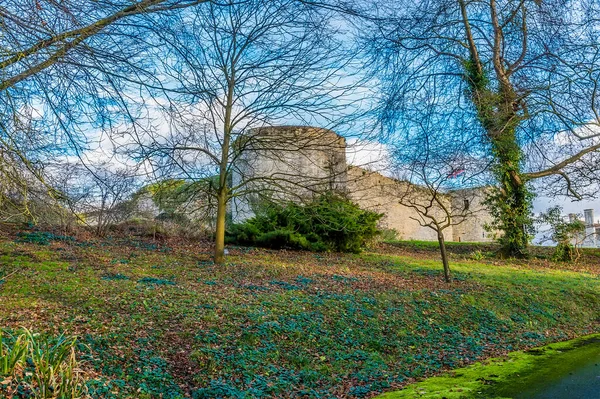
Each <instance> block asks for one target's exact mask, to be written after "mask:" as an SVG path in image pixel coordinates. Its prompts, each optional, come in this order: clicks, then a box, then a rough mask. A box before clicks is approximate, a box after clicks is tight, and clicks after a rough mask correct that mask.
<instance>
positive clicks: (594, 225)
mask: <svg viewBox="0 0 600 399" xmlns="http://www.w3.org/2000/svg"><path fill="white" fill-rule="evenodd" d="M578 218H579V217H578V215H576V214H574V213H570V214H569V221H571V222H572V221H574V220H577V219H578ZM583 223H584V225H585V230H584V231H583V233H582V234H581V236H580V237H578V238H576V239H575V240H574V242H573V243H574V244H577V245H580V246H581V247H583V248H600V221H596V219H595V218H594V210H593V209H584V211H583Z"/></svg>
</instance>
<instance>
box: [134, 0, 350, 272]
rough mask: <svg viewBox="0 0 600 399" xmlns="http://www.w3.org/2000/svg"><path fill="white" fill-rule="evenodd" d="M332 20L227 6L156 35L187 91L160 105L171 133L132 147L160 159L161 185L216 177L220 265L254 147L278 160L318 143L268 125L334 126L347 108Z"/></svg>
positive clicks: (281, 4) (321, 14) (293, 6)
mask: <svg viewBox="0 0 600 399" xmlns="http://www.w3.org/2000/svg"><path fill="white" fill-rule="evenodd" d="M330 18H331V13H330V12H329V11H326V10H324V9H316V8H314V7H312V6H310V5H305V4H303V3H302V2H298V1H294V0H277V1H269V2H264V1H258V0H250V1H245V2H237V1H226V2H223V3H222V4H220V5H218V6H217V5H214V4H210V5H207V6H206V7H198V8H194V9H191V10H189V12H186V13H182V14H181V16H180V18H179V19H176V20H174V19H173V18H171V17H170V18H168V19H165V20H163V24H161V25H159V27H157V29H156V30H157V32H158V34H159V35H160V37H161V40H162V42H164V43H168V48H169V49H170V52H169V54H168V55H167V56H165V58H164V59H165V64H164V65H163V71H164V74H165V75H166V76H169V78H170V79H171V81H172V82H173V87H176V90H177V91H178V92H179V93H182V94H181V95H180V96H178V97H171V98H170V102H168V103H167V105H163V111H164V114H165V115H166V118H167V121H168V127H166V128H165V126H163V127H162V128H161V127H159V128H157V130H156V131H155V132H153V134H152V135H141V136H140V135H136V134H135V133H136V132H131V133H133V134H131V135H130V138H131V139H132V140H131V143H130V145H129V147H128V149H129V150H132V151H134V152H135V153H136V156H141V157H144V158H145V159H148V160H150V161H151V162H153V165H154V170H155V172H156V174H157V176H158V177H159V178H161V177H170V178H183V179H188V180H192V181H194V180H200V179H209V180H208V181H210V182H211V183H212V185H211V186H210V190H209V193H210V194H212V195H214V197H215V202H216V209H217V217H216V242H215V255H214V260H215V262H216V263H223V262H224V257H223V254H224V236H225V226H226V214H227V207H228V203H229V201H230V200H231V199H232V198H233V197H235V196H236V195H241V194H242V193H244V192H247V191H246V190H247V189H248V184H249V181H248V180H245V179H244V180H243V181H240V182H238V183H236V184H233V182H232V180H231V176H232V173H233V171H234V169H236V168H238V171H239V169H240V168H243V167H242V166H241V164H240V162H238V161H239V160H240V159H241V158H242V157H243V155H244V154H245V153H246V152H247V151H248V150H249V149H251V150H256V149H257V148H260V149H261V150H267V149H268V150H270V153H271V154H278V155H279V156H281V154H282V153H284V152H293V151H297V149H298V147H299V146H302V147H303V146H304V144H300V143H302V142H305V143H306V142H309V141H312V140H311V139H310V138H307V137H306V136H303V137H300V136H296V137H295V138H296V139H298V140H296V141H292V139H293V138H292V137H288V138H287V145H286V141H285V140H286V139H285V138H283V139H282V138H281V137H280V138H279V140H274V139H273V137H268V135H265V134H263V133H265V132H267V131H268V130H264V129H262V128H264V127H265V126H269V125H270V124H272V123H277V122H280V123H281V121H285V122H287V121H289V120H293V121H295V122H301V123H307V124H310V123H318V124H319V125H329V126H331V125H332V124H333V122H334V121H335V120H336V119H337V118H339V119H342V117H343V116H344V114H343V113H342V109H345V107H348V106H349V100H348V99H347V97H348V94H349V90H350V88H351V87H355V86H354V84H355V82H354V79H353V77H352V75H351V74H350V62H351V59H348V58H347V53H345V52H344V51H343V49H344V48H345V46H344V43H343V42H342V41H341V40H340V38H339V32H337V31H336V29H334V28H333V27H332V23H331V21H330ZM343 74H346V77H345V79H346V81H343V80H342V75H343ZM348 82H349V83H348ZM336 137H337V136H336ZM282 140H283V142H282ZM259 142H260V144H257V143H259ZM307 145H308V144H307ZM321 146H323V144H321ZM211 176H214V178H211ZM279 178H280V180H282V181H283V180H287V181H288V182H296V183H297V180H295V179H293V176H290V175H287V176H280V177H279ZM274 186H276V185H274ZM255 187H256V186H255ZM272 187H273V186H272ZM280 187H283V185H280Z"/></svg>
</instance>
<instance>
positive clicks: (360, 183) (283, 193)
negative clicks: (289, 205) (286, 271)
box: [231, 126, 494, 242]
mask: <svg viewBox="0 0 600 399" xmlns="http://www.w3.org/2000/svg"><path fill="white" fill-rule="evenodd" d="M238 145H241V146H244V147H243V148H242V151H240V157H239V158H238V159H237V160H236V161H235V165H234V168H233V172H232V186H233V187H241V186H243V189H241V191H240V193H241V194H240V195H237V196H236V197H234V198H233V201H232V204H231V216H232V220H233V222H242V221H244V220H246V219H248V218H250V217H252V216H253V215H254V214H255V210H256V209H257V207H258V206H260V204H261V203H262V201H263V200H265V199H269V200H272V199H278V200H297V201H302V200H303V199H307V198H311V196H313V195H315V194H318V193H319V192H323V191H325V190H333V191H337V192H339V193H343V194H345V195H347V196H348V197H349V198H350V199H351V200H352V201H354V202H355V203H357V204H358V205H359V206H360V207H361V208H363V209H368V210H373V211H376V212H379V213H383V214H384V217H383V219H382V222H381V224H382V226H381V227H382V228H385V229H390V230H395V231H396V233H397V237H398V238H399V239H403V240H437V235H436V233H435V231H434V230H432V229H430V228H428V227H423V226H421V225H420V224H419V222H418V221H417V220H415V219H419V215H418V214H417V212H416V211H415V210H414V209H412V208H410V207H407V206H404V205H402V204H400V203H399V201H398V199H399V195H401V193H402V192H404V191H405V190H406V188H407V187H409V185H410V188H416V189H417V192H418V186H414V185H411V183H408V182H404V181H399V180H395V179H392V178H390V177H386V176H384V175H382V174H380V173H377V172H374V171H369V170H367V169H363V168H361V167H357V166H352V165H349V164H348V163H347V160H346V149H347V148H346V140H345V139H344V138H343V137H341V136H339V135H338V134H336V133H335V132H333V131H331V130H327V129H321V128H315V127H306V126H278V127H266V128H260V129H254V130H253V131H252V132H250V135H249V139H248V140H245V141H244V142H243V143H238ZM423 195H425V194H423ZM483 200H484V189H468V190H457V191H453V192H449V193H446V194H444V199H443V201H445V205H444V206H446V207H448V209H452V208H453V207H455V209H459V208H460V209H467V208H469V209H472V210H473V211H472V212H469V216H468V217H467V218H466V219H465V220H464V221H463V222H462V223H460V224H458V225H455V226H450V227H448V228H447V229H446V230H444V233H445V236H446V240H448V241H471V242H486V241H492V240H493V239H494V236H493V235H492V234H490V233H488V232H486V230H485V228H484V226H485V225H486V223H488V222H490V221H491V215H490V214H489V212H487V211H486V209H485V207H484V206H483Z"/></svg>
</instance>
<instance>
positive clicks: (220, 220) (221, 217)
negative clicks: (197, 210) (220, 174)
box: [214, 187, 227, 265]
mask: <svg viewBox="0 0 600 399" xmlns="http://www.w3.org/2000/svg"><path fill="white" fill-rule="evenodd" d="M226 199H227V187H221V188H220V189H219V193H218V194H217V226H216V227H217V228H216V231H215V255H214V262H215V264H217V265H223V264H225V217H226V215H227V200H226Z"/></svg>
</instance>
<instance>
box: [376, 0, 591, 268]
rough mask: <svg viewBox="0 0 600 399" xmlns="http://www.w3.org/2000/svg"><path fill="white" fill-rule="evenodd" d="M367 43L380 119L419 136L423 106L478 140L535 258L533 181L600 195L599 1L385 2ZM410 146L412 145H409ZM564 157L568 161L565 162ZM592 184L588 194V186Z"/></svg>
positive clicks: (497, 212) (501, 208) (500, 205)
mask: <svg viewBox="0 0 600 399" xmlns="http://www.w3.org/2000/svg"><path fill="white" fill-rule="evenodd" d="M377 5H378V6H379V8H378V9H377V12H378V14H376V15H374V14H371V18H370V19H369V21H370V22H369V23H370V24H371V25H372V28H373V29H372V30H371V31H370V32H371V34H370V35H369V36H368V37H367V40H368V41H367V43H368V44H369V46H370V47H371V49H372V54H373V56H374V60H375V61H376V62H375V63H374V64H373V65H374V72H375V73H376V75H377V76H378V77H379V78H380V79H381V82H382V84H383V87H384V93H385V95H384V98H383V101H382V108H381V114H380V115H381V117H382V120H383V121H384V122H385V123H386V124H387V126H388V128H389V129H390V130H391V131H395V130H397V129H398V128H403V129H410V128H411V127H412V126H414V125H415V124H416V123H418V121H417V120H416V118H415V115H419V114H421V109H420V108H421V101H422V100H423V99H424V98H426V97H427V96H430V95H433V96H435V98H436V99H437V104H436V109H435V112H437V113H439V112H448V113H452V114H453V115H454V118H455V121H456V123H455V124H454V126H445V127H444V128H445V129H452V130H457V129H461V130H462V131H463V134H469V135H471V136H472V137H473V142H474V143H475V142H476V143H477V144H476V145H477V146H478V147H479V149H480V152H481V156H482V157H485V158H487V159H488V160H489V161H490V164H491V168H490V171H491V178H492V179H493V180H494V181H495V183H496V184H495V185H496V189H495V190H494V192H493V194H492V195H491V196H490V205H491V209H492V211H493V212H494V216H495V227H497V228H498V229H500V230H502V231H503V235H502V236H501V238H500V242H501V244H502V248H503V253H504V255H506V256H517V257H520V256H525V255H526V249H527V245H528V238H529V235H528V227H529V226H530V225H531V222H532V218H531V201H532V192H531V189H532V187H533V184H532V183H533V181H534V180H536V179H542V180H543V181H542V182H541V184H540V185H543V186H545V187H546V188H547V189H551V190H549V191H551V192H553V193H558V192H561V193H566V194H568V195H571V196H575V197H577V198H581V197H582V196H584V195H589V194H591V192H590V191H586V189H587V188H589V187H590V184H595V185H596V187H597V184H598V179H599V177H600V173H599V170H598V168H599V167H600V166H599V165H600V164H599V163H598V162H597V160H598V156H599V151H600V142H599V141H598V140H597V138H598V137H599V136H600V113H599V112H598V107H599V106H600V102H599V97H598V83H599V79H600V68H599V65H600V64H599V63H598V60H599V57H600V23H599V21H598V18H597V17H596V16H597V15H598V13H599V12H600V4H599V3H598V2H597V1H595V0H543V1H542V0H428V1H416V2H415V1H408V0H401V1H394V2H388V1H386V0H382V1H380V2H378V4H377ZM399 145H402V143H399ZM561 152H562V154H561ZM586 186H587V187H586Z"/></svg>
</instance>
